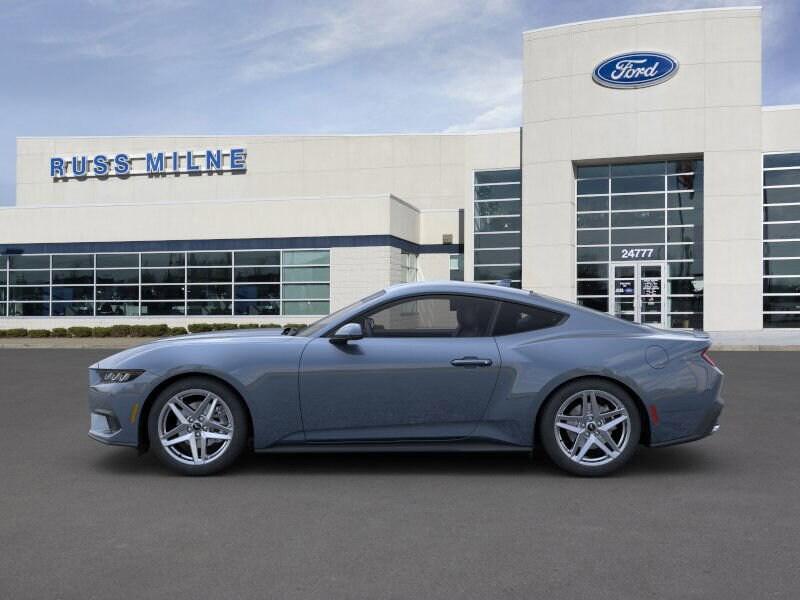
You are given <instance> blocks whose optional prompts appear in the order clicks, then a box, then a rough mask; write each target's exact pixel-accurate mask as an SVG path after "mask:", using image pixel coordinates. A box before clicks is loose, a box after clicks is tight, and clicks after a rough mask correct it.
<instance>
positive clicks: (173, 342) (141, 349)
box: [89, 329, 308, 369]
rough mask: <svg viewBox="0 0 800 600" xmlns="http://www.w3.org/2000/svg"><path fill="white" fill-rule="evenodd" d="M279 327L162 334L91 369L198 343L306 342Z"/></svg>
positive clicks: (130, 364)
mask: <svg viewBox="0 0 800 600" xmlns="http://www.w3.org/2000/svg"><path fill="white" fill-rule="evenodd" d="M280 332H281V330H280V329H236V330H229V331H213V332H210V333H194V334H189V335H181V336H177V337H169V338H161V339H158V340H154V341H152V342H148V343H145V344H142V345H140V346H134V347H133V348H128V349H127V350H123V351H122V352H117V353H116V354H112V355H111V356H108V357H106V358H104V359H102V360H100V361H98V362H97V363H95V364H93V365H91V366H90V367H89V368H91V369H117V368H123V367H124V368H135V363H136V362H137V359H141V358H142V357H144V356H145V355H147V354H150V353H154V352H162V351H165V350H169V349H175V350H180V349H184V348H197V347H198V346H208V347H218V348H219V349H220V350H224V346H225V345H226V344H248V343H258V344H270V345H271V344H287V343H295V344H297V343H306V342H307V341H308V339H307V338H298V337H294V336H289V335H280Z"/></svg>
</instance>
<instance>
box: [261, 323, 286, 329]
mask: <svg viewBox="0 0 800 600" xmlns="http://www.w3.org/2000/svg"><path fill="white" fill-rule="evenodd" d="M259 327H262V328H264V329H283V325H278V324H277V323H262V324H261V325H259Z"/></svg>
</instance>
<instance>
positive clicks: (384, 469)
mask: <svg viewBox="0 0 800 600" xmlns="http://www.w3.org/2000/svg"><path fill="white" fill-rule="evenodd" d="M107 450H108V451H107V452H104V453H103V454H102V455H101V456H98V457H97V459H96V460H95V461H93V463H94V466H95V467H96V468H97V469H99V470H102V471H105V472H108V473H114V474H117V475H132V476H141V475H145V476H158V475H164V476H171V475H172V473H171V472H170V471H168V470H167V469H166V468H165V467H163V466H162V465H161V464H159V462H158V461H157V460H156V459H155V457H154V456H153V454H151V453H149V452H148V453H145V454H143V455H138V454H137V453H136V452H135V451H132V450H129V449H123V448H113V449H110V448H109V449H107ZM720 458H721V457H720V455H719V454H717V453H714V452H709V451H708V449H704V448H696V447H691V446H676V447H673V448H659V449H651V448H640V449H639V451H638V452H637V453H636V455H635V456H634V457H633V458H632V459H631V461H630V462H629V463H628V464H627V465H625V466H624V467H623V468H622V469H621V470H620V471H619V472H618V473H617V474H616V475H614V476H615V477H649V476H658V475H666V474H698V473H699V474H703V473H710V472H719V471H720V470H721V469H724V468H725V467H726V463H725V462H721V461H720ZM336 473H340V474H346V475H364V476H374V475H408V474H419V475H430V474H436V475H448V474H451V475H472V476H481V477H483V476H486V477H492V476H508V475H514V476H543V477H551V476H559V477H563V476H565V474H564V473H563V472H562V471H560V470H559V469H558V468H556V467H555V466H554V465H553V464H552V463H551V462H550V461H549V460H548V459H547V457H546V456H545V455H544V453H543V452H541V451H538V450H537V451H535V452H533V454H532V455H530V454H527V453H522V452H520V453H510V452H494V453H492V452H486V453H416V452H415V453H386V452H377V453H368V452H364V453H327V454H316V453H308V454H305V453H299V454H270V453H250V454H248V455H247V456H245V457H243V458H242V459H241V460H240V461H238V462H237V464H236V465H234V466H233V467H232V468H230V469H228V470H227V471H226V472H225V473H223V474H222V475H221V476H243V475H254V474H264V475H280V476H298V475H299V476H314V475H331V474H336Z"/></svg>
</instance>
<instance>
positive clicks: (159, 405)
mask: <svg viewBox="0 0 800 600" xmlns="http://www.w3.org/2000/svg"><path fill="white" fill-rule="evenodd" d="M148 432H149V435H150V446H151V448H153V451H154V452H155V454H156V456H157V457H158V458H159V460H160V461H161V462H162V463H164V464H165V465H166V466H168V467H169V468H171V469H173V470H175V471H178V472H179V473H182V474H184V475H210V474H212V473H216V472H218V471H221V470H222V469H224V468H226V467H228V466H229V465H231V464H232V463H233V462H234V461H235V460H236V459H237V458H238V457H239V455H240V454H241V453H242V451H243V450H244V448H245V446H246V443H247V434H248V431H247V417H246V413H245V409H244V407H243V405H242V402H241V400H239V398H238V396H237V395H236V394H235V393H234V392H233V391H232V390H230V389H229V388H228V387H227V386H225V385H223V384H221V383H219V382H217V381H215V380H213V379H207V378H205V377H189V378H186V379H181V380H179V381H177V382H175V383H173V384H172V385H170V386H168V387H167V388H165V389H164V390H163V391H162V392H161V393H160V394H159V396H158V398H157V399H156V401H155V403H154V404H153V406H152V408H151V410H150V413H149V417H148Z"/></svg>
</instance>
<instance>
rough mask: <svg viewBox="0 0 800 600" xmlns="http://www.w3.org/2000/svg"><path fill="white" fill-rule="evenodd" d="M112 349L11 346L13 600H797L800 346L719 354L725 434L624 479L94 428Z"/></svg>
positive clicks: (483, 461) (6, 460)
mask: <svg viewBox="0 0 800 600" xmlns="http://www.w3.org/2000/svg"><path fill="white" fill-rule="evenodd" d="M109 352H110V351H108V350H0V406H2V409H3V410H2V418H0V450H2V457H3V458H2V462H0V598H3V599H6V598H7V599H13V600H16V599H22V598H35V599H37V600H42V599H46V598H80V599H82V600H86V599H90V598H103V599H105V598H112V597H118V598H175V597H182V598H225V599H237V600H238V599H242V598H262V599H263V598H304V599H307V598H326V599H335V598H369V599H376V598H398V599H400V598H402V599H408V598H425V599H428V598H481V599H489V598H523V597H525V598H554V599H555V598H558V599H562V598H564V599H570V598H593V599H601V598H615V599H627V598H631V599H637V600H641V599H644V598H681V599H685V598H704V599H705V598H726V599H731V598H747V599H748V600H752V599H753V598H759V599H760V598H798V597H800V592H798V589H800V574H799V573H800V571H799V570H798V565H800V550H799V548H800V541H799V540H800V460H798V454H799V453H798V448H800V446H798V443H797V439H798V433H797V432H798V431H800V392H798V386H797V384H796V382H797V376H798V371H800V354H798V353H795V352H785V353H727V354H723V353H718V354H716V357H717V358H718V360H719V362H720V364H721V366H722V368H723V369H724V370H725V371H726V373H727V375H728V379H727V382H726V389H725V391H724V392H725V393H724V395H725V397H726V400H727V402H728V406H727V409H726V411H725V412H724V413H723V420H722V426H723V427H722V430H721V432H720V433H719V434H717V435H716V436H714V437H713V438H711V439H708V440H705V441H702V442H699V443H695V444H691V445H687V446H683V447H675V448H668V449H661V450H646V449H643V450H642V451H640V452H639V454H638V455H637V457H636V458H635V459H634V461H633V463H632V464H631V465H629V467H628V468H627V469H626V470H625V471H624V472H623V473H622V474H620V475H618V476H615V477H612V478H607V479H599V480H583V479H576V478H572V477H568V476H565V475H563V474H561V473H560V472H558V471H556V470H555V469H553V468H552V467H551V466H550V465H549V464H548V463H547V461H546V460H545V459H544V457H543V456H541V455H538V454H537V455H536V456H535V457H534V459H533V460H532V461H531V460H530V459H528V458H526V457H525V456H509V455H477V456H476V455H471V456H468V455H413V456H408V455H376V456H369V455H351V456H333V455H330V456H320V455H303V456H267V455H261V456H252V457H249V458H248V459H247V460H245V461H243V463H242V464H241V465H239V466H238V467H237V468H236V469H235V470H234V471H232V472H231V473H229V474H227V475H225V476H220V477H214V478H205V479H186V478H180V477H176V476H173V475H171V474H169V473H167V472H165V471H164V470H162V469H161V468H160V467H159V465H158V464H156V462H155V461H154V459H153V458H152V457H151V456H149V455H145V456H142V457H138V456H137V455H136V452H135V451H133V450H129V449H123V448H108V447H104V446H101V445H99V444H96V443H94V442H92V441H91V440H89V439H88V438H87V437H86V429H87V424H88V418H87V416H86V411H85V389H84V388H85V381H86V376H85V367H86V366H87V365H88V364H90V363H91V362H93V361H95V360H97V359H98V358H100V357H101V356H104V355H106V354H108V353H109Z"/></svg>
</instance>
